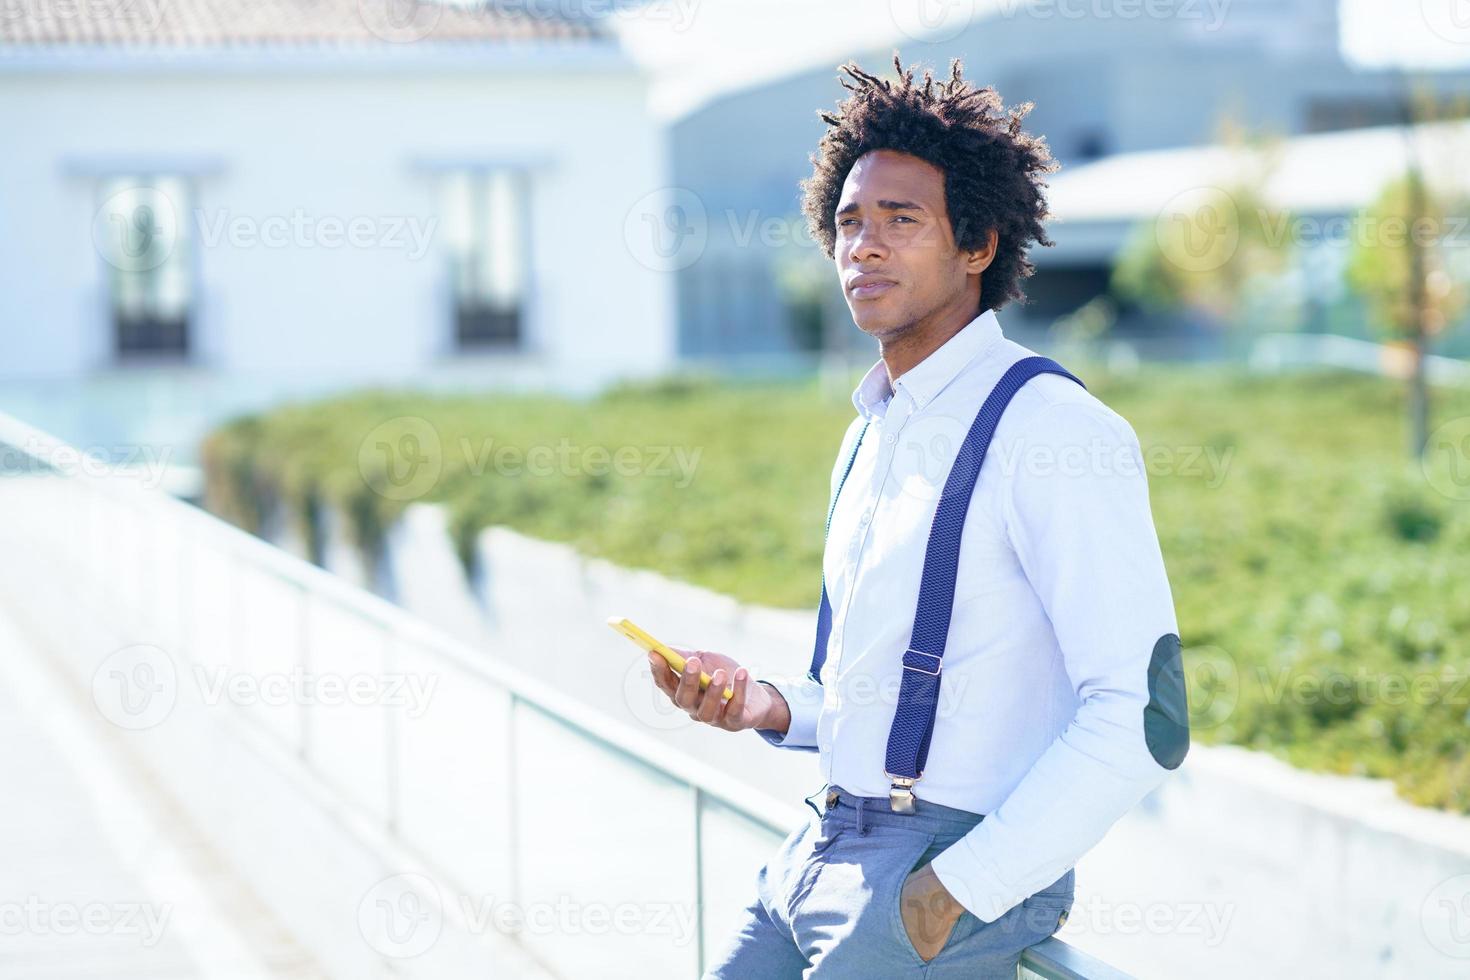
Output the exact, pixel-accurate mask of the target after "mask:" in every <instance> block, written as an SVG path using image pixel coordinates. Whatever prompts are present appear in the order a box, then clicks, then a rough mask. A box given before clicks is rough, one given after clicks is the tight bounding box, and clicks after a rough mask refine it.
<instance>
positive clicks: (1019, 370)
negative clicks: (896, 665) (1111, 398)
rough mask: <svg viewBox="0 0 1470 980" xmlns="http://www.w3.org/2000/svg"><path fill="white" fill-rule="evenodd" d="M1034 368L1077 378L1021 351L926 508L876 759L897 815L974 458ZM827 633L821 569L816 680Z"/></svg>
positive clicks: (909, 788)
mask: <svg viewBox="0 0 1470 980" xmlns="http://www.w3.org/2000/svg"><path fill="white" fill-rule="evenodd" d="M1038 374H1058V375H1061V376H1062V377H1064V378H1071V380H1073V381H1076V382H1077V383H1078V384H1079V385H1080V384H1082V382H1081V381H1078V380H1077V378H1075V377H1073V376H1072V374H1070V373H1069V372H1068V371H1067V370H1066V369H1065V368H1063V367H1062V366H1061V365H1060V364H1058V363H1057V362H1055V361H1053V360H1051V359H1050V358H1046V357H1024V358H1022V359H1021V360H1019V361H1017V362H1016V363H1015V364H1012V365H1011V366H1010V368H1009V369H1008V370H1007V371H1006V373H1005V374H1004V375H1002V376H1001V379H1000V381H998V382H996V385H995V387H994V388H993V389H992V390H991V392H990V395H989V396H988V397H987V398H986V399H985V404H983V405H982V406H980V412H979V413H978V414H977V415H976V416H975V421H974V423H973V424H971V426H970V431H969V432H968V433H967V434H966V435H965V441H964V443H963V444H962V445H961V446H960V451H959V454H958V455H957V456H956V457H955V461H954V465H953V466H952V467H951V468H950V472H949V477H948V478H947V479H946V480H945V482H944V490H943V492H942V493H941V494H940V497H939V505H938V508H937V509H936V510H935V512H934V523H933V525H932V526H931V527H930V529H929V542H928V545H927V546H926V548H925V551H924V572H923V575H922V577H921V578H920V580H919V603H918V609H917V611H916V612H915V614H914V628H913V632H912V633H911V634H910V639H909V645H908V649H907V650H905V651H904V654H903V679H902V680H901V681H900V683H899V689H898V706H897V708H896V710H895V712H894V716H893V725H892V727H891V728H890V729H889V731H888V752H887V756H886V758H885V759H884V764H883V770H884V774H885V775H887V776H888V778H889V779H891V780H892V781H893V783H892V786H891V788H890V789H889V792H888V800H889V805H890V806H891V807H892V808H893V809H894V810H895V811H898V812H900V813H907V812H911V811H912V810H913V808H914V793H913V785H914V783H915V781H917V780H918V778H919V777H920V776H921V775H923V772H924V763H925V761H926V760H927V759H928V757H929V739H930V736H931V735H933V733H934V716H935V711H936V709H937V708H938V706H939V674H940V669H941V667H942V666H943V661H944V647H945V643H946V642H947V641H948V639H949V622H950V613H951V612H952V610H953V608H954V585H955V575H956V573H957V572H958V570H959V559H960V536H961V534H962V533H963V532H964V527H965V514H966V512H967V511H968V510H969V507H970V497H971V496H972V495H973V494H974V491H975V482H976V480H977V479H979V476H980V467H981V464H983V463H984V462H985V454H986V451H987V450H988V449H989V448H990V442H991V440H992V439H993V438H994V436H995V429H996V426H997V425H998V424H999V423H1000V417H1001V415H1003V414H1004V413H1005V410H1006V406H1007V405H1009V404H1010V402H1011V398H1012V397H1014V396H1015V394H1016V392H1018V391H1020V390H1021V388H1022V386H1023V385H1025V384H1026V382H1028V381H1030V380H1031V379H1032V378H1034V377H1036V376H1037V375H1038ZM1084 387H1085V386H1084ZM867 431H868V427H867V425H866V424H864V425H863V428H862V431H860V432H859V433H858V437H857V439H856V440H855V441H854V443H853V447H852V454H851V455H850V456H849V457H848V459H847V467H846V468H845V469H844V470H843V471H842V478H841V479H840V480H839V481H838V483H837V492H836V493H834V494H833V495H832V506H831V509H829V510H828V512H827V533H831V530H832V515H833V514H834V513H835V512H836V510H837V498H838V497H839V496H840V495H841V494H842V487H843V484H845V483H846V482H847V476H848V474H849V473H851V472H852V464H853V462H854V461H855V460H856V459H857V452H858V448H859V447H860V446H861V445H862V442H863V436H864V435H865V434H866V433H867ZM823 550H824V551H825V548H824V549H823ZM831 633H832V604H831V601H830V600H829V599H828V598H827V579H826V575H825V574H823V576H822V604H821V606H820V607H819V608H818V610H817V640H816V646H815V648H814V649H813V651H812V664H811V668H810V669H809V670H808V672H807V673H808V675H809V676H810V677H811V678H812V680H814V681H816V682H817V683H818V684H820V683H821V682H822V665H823V664H824V663H825V662H826V660H827V643H828V640H829V639H830V637H831Z"/></svg>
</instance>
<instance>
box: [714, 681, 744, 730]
mask: <svg viewBox="0 0 1470 980" xmlns="http://www.w3.org/2000/svg"><path fill="white" fill-rule="evenodd" d="M749 684H750V674H749V673H748V672H747V671H746V669H745V668H744V667H737V668H735V682H734V683H733V684H732V685H731V687H733V688H734V689H735V693H734V694H732V695H730V700H729V701H726V702H725V713H724V715H723V716H722V717H721V718H720V727H721V728H725V729H728V730H729V731H732V732H733V731H736V730H737V726H739V724H740V719H741V718H743V717H744V716H745V691H746V688H747V687H748V686H749Z"/></svg>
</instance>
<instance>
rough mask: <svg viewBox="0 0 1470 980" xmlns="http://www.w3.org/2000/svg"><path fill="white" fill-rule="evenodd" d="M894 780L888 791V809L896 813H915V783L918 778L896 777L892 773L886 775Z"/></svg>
mask: <svg viewBox="0 0 1470 980" xmlns="http://www.w3.org/2000/svg"><path fill="white" fill-rule="evenodd" d="M884 775H885V776H887V777H888V778H889V779H892V780H893V785H892V786H891V787H889V789H888V809H890V810H892V811H893V812H894V813H913V812H914V783H915V782H916V781H917V780H918V778H919V777H918V776H913V777H909V776H895V775H893V774H892V773H884Z"/></svg>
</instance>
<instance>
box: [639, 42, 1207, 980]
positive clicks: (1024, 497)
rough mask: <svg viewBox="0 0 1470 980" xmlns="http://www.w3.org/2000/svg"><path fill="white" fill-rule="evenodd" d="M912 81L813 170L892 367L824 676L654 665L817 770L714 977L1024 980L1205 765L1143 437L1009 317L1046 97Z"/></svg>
mask: <svg viewBox="0 0 1470 980" xmlns="http://www.w3.org/2000/svg"><path fill="white" fill-rule="evenodd" d="M894 68H895V70H896V72H897V77H896V78H881V77H879V76H877V75H873V74H870V73H868V72H865V71H863V70H862V69H861V68H859V67H857V66H856V65H853V64H848V65H845V66H843V70H844V71H845V72H846V73H847V75H848V77H849V78H850V79H851V82H849V81H848V80H846V79H843V80H842V84H843V85H844V86H845V87H847V88H848V89H850V90H851V95H850V96H849V97H848V98H847V99H846V101H844V102H842V103H841V104H840V105H839V107H838V108H837V111H835V112H830V113H822V114H821V115H822V119H823V120H825V121H826V123H827V125H828V129H827V132H826V133H825V135H824V136H823V137H822V140H821V143H820V145H819V147H818V150H817V153H816V154H815V155H814V156H813V158H812V162H813V164H814V172H813V174H812V176H811V178H810V179H808V180H806V181H804V182H803V188H804V191H805V204H804V208H805V212H806V215H807V218H808V220H809V222H810V224H811V227H812V230H813V232H814V233H815V235H816V238H817V240H818V241H819V242H820V243H821V245H822V247H823V249H824V250H825V252H826V254H827V255H828V256H829V257H831V258H832V259H833V262H834V265H835V267H836V271H837V274H838V277H839V279H840V281H841V284H842V288H843V292H844V294H845V296H846V299H847V304H848V308H849V309H850V311H851V313H852V318H853V322H854V323H855V324H856V325H857V327H858V329H860V330H862V331H863V332H864V333H866V334H868V335H869V336H871V337H873V338H874V339H875V340H877V342H878V350H879V353H880V357H879V359H878V360H877V362H876V363H874V365H873V367H872V368H871V369H870V370H869V371H868V373H867V375H866V376H865V377H864V378H863V379H862V381H861V382H860V383H859V384H858V386H857V389H856V390H855V391H854V392H853V405H854V407H855V409H856V411H857V417H856V418H854V419H853V422H852V424H851V425H850V426H849V428H848V430H847V433H846V435H845V437H844V438H843V441H842V446H841V448H840V450H839V452H838V454H837V459H836V462H835V465H834V466H833V470H832V479H831V494H832V497H831V501H832V502H831V509H830V510H829V512H828V515H829V516H828V532H827V543H826V549H825V554H824V557H823V581H822V593H821V604H820V606H819V610H818V617H817V624H818V625H817V638H816V644H815V648H814V650H813V654H812V661H811V666H810V668H809V669H808V670H807V672H806V674H805V675H800V676H767V677H761V678H752V676H751V673H750V671H749V670H748V669H746V668H745V667H742V666H740V665H739V664H738V663H736V662H735V661H734V660H732V659H731V658H729V657H726V656H724V655H722V654H718V653H711V652H707V651H692V650H688V651H683V652H684V653H685V655H686V656H687V657H688V664H687V665H686V669H685V671H684V673H683V674H682V675H675V674H674V673H673V672H672V671H670V670H669V669H668V668H667V667H665V666H663V665H662V661H661V660H658V659H657V658H656V657H655V658H652V660H651V665H652V666H653V668H654V678H655V683H656V684H657V685H658V686H659V687H660V689H662V690H663V691H664V692H665V693H666V694H667V695H668V696H669V697H670V699H671V700H673V702H674V703H675V704H677V705H678V706H679V707H681V708H683V709H684V710H686V711H687V712H688V713H689V714H690V716H691V717H693V718H695V719H696V720H698V721H701V722H703V723H706V724H709V725H712V726H715V727H717V728H722V729H725V730H729V731H742V730H747V729H754V730H755V731H757V732H758V733H759V734H760V736H761V737H762V738H763V739H765V740H766V741H767V742H769V743H770V744H772V745H776V746H779V747H782V748H787V749H792V750H796V751H804V752H811V753H815V754H816V755H817V757H818V760H819V766H820V769H821V774H822V779H823V784H822V787H821V788H820V789H818V790H817V791H816V792H814V793H813V794H812V795H811V796H810V797H808V798H807V803H808V805H809V806H811V808H812V810H813V812H814V813H815V814H816V819H814V820H808V821H807V823H806V824H804V825H803V826H802V827H800V828H797V829H796V830H794V831H792V833H791V834H790V835H789V836H788V837H787V838H786V839H785V841H784V842H783V843H782V844H781V846H780V848H779V849H778V850H777V852H776V854H775V856H774V857H772V858H771V860H770V861H768V862H767V863H766V865H765V866H764V867H763V868H762V869H761V871H760V873H759V875H758V876H757V880H756V896H755V898H754V899H753V900H752V901H751V902H750V904H749V905H748V906H747V907H746V908H745V910H744V912H743V913H742V918H741V921H740V923H739V925H738V927H737V929H736V930H735V932H734V934H733V935H732V936H731V937H730V939H729V941H728V942H727V943H726V944H725V946H724V947H723V948H722V949H720V950H719V951H718V952H717V953H716V954H715V955H714V957H713V958H712V960H711V966H710V969H709V973H708V974H707V976H710V977H717V978H726V980H731V978H749V980H773V978H790V980H797V978H824V977H830V978H843V980H846V978H853V977H883V978H888V977H909V976H914V977H917V976H921V975H922V976H924V977H930V978H936V977H957V978H958V977H965V978H979V977H1005V978H1013V977H1015V975H1016V967H1017V963H1018V962H1019V960H1020V957H1021V955H1022V953H1023V951H1024V950H1025V949H1026V947H1028V946H1031V945H1034V944H1036V943H1039V942H1042V941H1044V940H1046V939H1047V938H1048V937H1049V936H1050V935H1051V934H1052V933H1053V932H1055V931H1056V930H1057V929H1058V928H1060V927H1061V925H1062V924H1063V923H1064V922H1065V920H1066V917H1067V914H1068V912H1069V911H1070V909H1071V906H1072V903H1073V876H1074V872H1073V866H1074V865H1075V864H1076V862H1077V860H1078V859H1079V858H1080V857H1081V856H1082V855H1083V854H1084V853H1086V852H1087V850H1089V849H1090V848H1091V847H1092V846H1093V845H1094V844H1096V843H1097V842H1098V840H1100V839H1101V838H1102V836H1103V834H1104V833H1106V831H1107V829H1108V828H1109V827H1110V826H1111V825H1112V824H1113V823H1114V822H1115V821H1117V819H1118V818H1119V817H1121V816H1122V815H1123V814H1124V813H1126V812H1127V811H1128V810H1129V809H1131V808H1132V807H1133V806H1134V805H1135V804H1136V803H1137V802H1138V801H1139V800H1140V799H1142V798H1143V796H1144V795H1145V794H1147V793H1148V792H1150V791H1151V790H1153V789H1154V788H1155V787H1156V786H1158V785H1159V783H1160V782H1161V781H1162V780H1163V779H1164V777H1165V776H1167V774H1168V773H1169V772H1170V771H1171V770H1173V769H1176V768H1177V767H1178V766H1179V764H1180V763H1181V762H1182V761H1183V759H1184V756H1185V753H1186V752H1187V750H1188V747H1189V727H1188V718H1187V710H1186V702H1185V689H1184V675H1183V668H1182V665H1181V659H1180V642H1179V634H1178V627H1177V624H1176V620H1175V615H1174V608H1173V600H1172V596H1171V594H1170V589H1169V583H1168V579H1167V578H1166V576H1165V570H1164V563H1163V558H1162V556H1161V554H1160V550H1159V545H1158V537H1157V534H1156V533H1155V530H1154V525H1153V519H1152V516H1151V514H1150V512H1149V503H1148V481H1147V475H1146V472H1145V469H1144V465H1143V459H1142V453H1141V451H1140V448H1139V443H1138V439H1137V438H1136V436H1135V435H1134V433H1133V430H1132V428H1131V427H1130V426H1129V425H1128V423H1127V422H1126V421H1124V420H1123V419H1122V418H1120V417H1119V416H1118V415H1117V414H1115V413H1114V412H1113V411H1111V410H1110V409H1109V408H1107V406H1105V405H1103V404H1102V402H1100V401H1098V400H1097V399H1096V398H1095V397H1093V396H1092V395H1091V394H1090V393H1088V391H1087V390H1086V388H1085V387H1083V385H1082V383H1081V382H1080V381H1079V380H1078V379H1076V378H1075V377H1073V376H1072V375H1070V374H1069V373H1067V372H1066V370H1065V369H1064V368H1062V367H1061V366H1060V365H1058V364H1056V363H1055V362H1053V361H1050V360H1048V359H1046V358H1043V357H1039V356H1038V355H1036V354H1035V353H1034V352H1032V351H1029V350H1027V349H1026V348H1024V347H1022V346H1020V345H1019V344H1016V343H1014V342H1013V341H1011V340H1009V339H1008V338H1006V337H1005V336H1003V335H1002V333H1001V329H1000V325H999V321H998V319H997V315H996V311H997V310H999V309H1001V308H1002V307H1003V306H1004V305H1005V304H1006V303H1008V302H1010V301H1012V300H1021V299H1022V298H1023V296H1022V290H1021V284H1022V281H1023V280H1024V279H1025V278H1026V277H1027V276H1029V275H1030V274H1031V272H1032V265H1031V263H1030V261H1029V260H1028V259H1027V250H1028V249H1029V248H1030V246H1031V245H1032V244H1033V243H1036V244H1041V245H1050V244H1051V242H1049V241H1048V240H1047V238H1046V232H1045V229H1044V227H1043V221H1044V220H1045V219H1046V217H1047V207H1046V201H1045V197H1044V196H1043V193H1042V188H1043V187H1044V186H1045V185H1044V182H1043V177H1044V175H1046V174H1048V173H1051V172H1052V171H1054V170H1055V169H1056V167H1055V164H1054V163H1053V162H1052V159H1051V156H1050V153H1049V152H1048V150H1047V147H1046V142H1045V140H1044V139H1042V138H1041V137H1038V136H1033V135H1031V134H1028V133H1026V132H1025V131H1024V130H1023V129H1022V128H1021V124H1022V119H1023V118H1024V116H1025V115H1026V113H1027V112H1028V111H1029V110H1030V108H1031V107H1030V105H1029V104H1028V105H1022V106H1020V107H1018V108H1016V109H1014V110H1007V109H1006V108H1005V106H1004V105H1003V103H1002V102H1001V99H1000V96H999V95H998V94H997V93H996V92H995V90H994V89H992V88H976V87H974V86H972V85H971V84H970V83H968V82H966V81H965V80H964V79H963V78H962V77H961V76H962V71H961V65H960V63H959V61H957V60H956V61H955V62H954V63H953V65H952V68H951V73H950V77H949V79H947V80H943V81H940V80H936V79H935V78H934V77H933V75H932V73H931V72H927V71H926V72H925V73H924V75H923V77H922V79H915V77H914V73H913V71H912V70H909V71H905V70H904V69H903V67H902V63H901V62H900V60H899V59H898V57H897V56H896V55H895V57H894ZM702 670H703V671H707V672H709V673H710V674H711V675H712V678H713V683H711V684H710V685H709V686H708V693H706V692H703V691H701V689H700V686H699V676H700V672H701V671H702ZM941 680H942V683H941ZM727 684H728V685H729V686H730V687H732V688H733V692H734V693H733V696H732V697H730V698H729V699H728V700H725V699H723V698H722V696H721V694H720V693H718V692H722V691H723V690H724V689H725V687H726V686H727Z"/></svg>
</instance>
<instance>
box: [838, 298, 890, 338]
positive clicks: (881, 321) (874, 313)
mask: <svg viewBox="0 0 1470 980" xmlns="http://www.w3.org/2000/svg"><path fill="white" fill-rule="evenodd" d="M848 309H849V310H850V312H851V313H852V322H853V324H854V325H856V326H857V328H858V329H859V330H861V331H862V332H863V333H865V334H867V335H868V336H870V337H875V338H878V339H881V338H883V337H885V336H887V335H888V334H890V333H892V332H893V331H894V329H895V328H897V327H898V326H899V322H900V319H899V317H897V316H894V315H893V313H891V312H887V311H880V310H874V309H864V308H863V307H861V306H859V307H858V308H857V309H853V308H852V307H849V308H848Z"/></svg>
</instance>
